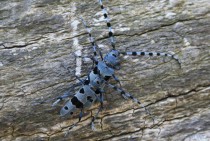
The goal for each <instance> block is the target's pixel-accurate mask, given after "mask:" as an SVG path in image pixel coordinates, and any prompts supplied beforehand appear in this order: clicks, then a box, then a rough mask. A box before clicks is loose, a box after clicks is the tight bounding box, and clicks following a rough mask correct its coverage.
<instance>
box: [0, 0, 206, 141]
mask: <svg viewBox="0 0 210 141" xmlns="http://www.w3.org/2000/svg"><path fill="white" fill-rule="evenodd" d="M104 4H105V5H106V7H108V12H109V16H110V17H111V23H112V26H113V28H114V31H115V32H114V34H115V38H116V48H117V49H118V50H121V51H124V50H126V49H127V50H130V51H159V52H169V51H173V52H175V53H176V55H177V56H178V57H179V58H180V61H181V68H179V66H178V65H177V63H176V62H175V61H174V60H170V59H167V58H164V59H163V58H161V57H160V58H158V57H150V58H148V57H130V56H129V57H128V56H127V57H122V59H123V63H122V69H121V70H120V71H118V72H117V74H116V75H117V76H118V77H119V79H120V80H121V82H122V85H123V87H124V88H125V89H126V91H128V92H130V93H132V94H133V95H134V96H135V97H137V98H138V99H140V100H141V101H142V102H143V103H144V104H145V105H146V106H147V108H148V109H149V110H150V111H151V113H152V114H153V115H154V116H155V117H156V120H155V124H154V125H153V124H152V121H151V119H150V118H149V116H148V115H146V114H145V111H144V109H142V108H140V107H139V106H138V105H135V104H133V102H131V101H126V100H124V99H123V98H122V97H121V96H119V95H118V94H117V93H116V92H114V91H112V90H108V89H107V90H106V93H107V94H106V96H105V108H104V110H103V112H101V113H100V115H99V117H98V119H97V120H96V123H95V125H96V128H97V131H95V132H93V131H91V129H90V126H89V123H90V121H91V115H92V114H95V112H96V111H97V107H98V105H97V104H96V105H94V106H93V107H92V108H91V109H89V110H87V111H86V114H85V116H84V118H83V120H82V122H81V123H80V124H79V125H78V126H77V127H75V128H74V129H73V130H72V132H71V133H70V134H69V135H68V136H67V137H64V134H65V131H66V130H67V129H68V126H69V125H71V124H73V123H74V122H76V121H77V120H78V119H77V115H75V116H74V117H71V118H70V117H69V118H60V117H59V113H58V112H59V109H60V106H58V107H57V108H52V107H51V104H52V102H49V103H45V104H38V105H36V104H35V102H37V101H42V100H46V99H51V98H55V97H57V96H60V95H62V94H63V93H64V92H65V91H67V90H68V89H69V88H70V87H71V86H72V84H75V83H76V82H77V81H76V80H75V77H74V71H75V70H76V71H77V73H78V74H80V70H81V76H85V75H86V74H87V73H88V71H89V69H90V66H91V63H85V62H82V61H81V59H78V58H77V59H75V57H74V53H75V52H76V53H77V54H79V53H80V52H81V54H82V55H83V56H88V55H90V54H91V53H92V52H91V46H90V44H89V42H88V35H87V34H85V33H86V32H85V29H84V28H83V26H82V24H81V22H80V21H79V19H78V17H79V16H82V17H83V18H84V19H85V20H86V21H87V22H88V23H89V25H91V27H92V29H93V30H92V32H93V36H95V37H96V40H97V43H98V45H99V47H101V49H102V52H103V53H105V52H107V51H108V49H109V48H110V45H109V40H108V39H107V27H106V25H105V22H103V21H102V15H101V13H102V12H101V9H100V7H99V5H98V3H97V0H94V1H86V2H84V1H80V0H78V1H73V0H44V1H43V0H36V1H32V0H25V1H20V0H13V1H12V0H9V1H5V0H1V1H0V76H1V78H0V88H1V89H0V98H1V99H0V140H3V141H9V140H36V141H37V140H132V141H133V140H154V139H155V140H185V141H190V140H210V126H209V123H210V111H209V107H210V36H209V35H210V28H209V27H210V16H209V11H210V3H209V1H208V0H200V1H197V0H169V1H164V0H163V1H160V0H156V1H148V0H136V1H133V0H126V1H125V0H118V1H112V0H110V1H109V2H107V1H104ZM81 63H82V64H81ZM63 66H68V67H70V68H71V71H70V72H68V71H67V69H66V68H65V67H63ZM76 89H77V88H76ZM76 89H75V90H76ZM61 106H62V105H61Z"/></svg>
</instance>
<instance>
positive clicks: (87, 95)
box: [53, 0, 180, 130]
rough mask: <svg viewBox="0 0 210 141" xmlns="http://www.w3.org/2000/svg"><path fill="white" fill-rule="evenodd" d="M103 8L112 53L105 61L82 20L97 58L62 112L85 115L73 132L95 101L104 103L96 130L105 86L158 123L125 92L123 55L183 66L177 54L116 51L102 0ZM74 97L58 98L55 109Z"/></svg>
mask: <svg viewBox="0 0 210 141" xmlns="http://www.w3.org/2000/svg"><path fill="white" fill-rule="evenodd" d="M99 4H100V7H101V9H102V12H103V16H104V19H105V21H106V24H107V27H108V36H109V39H110V42H111V46H112V49H111V50H110V51H109V52H108V53H107V54H106V55H105V56H104V57H103V55H102V53H101V51H100V49H99V47H98V46H97V44H96V43H95V40H94V38H93V37H92V34H91V30H90V28H88V26H87V24H86V23H85V21H84V20H83V19H82V18H80V19H81V21H82V23H83V25H84V26H85V29H86V31H87V33H88V35H89V40H90V43H91V45H92V48H93V57H91V59H92V61H93V64H94V65H93V68H92V70H91V71H90V73H89V74H88V75H87V78H86V79H85V80H81V79H80V78H79V77H78V76H76V78H77V79H78V80H79V81H80V82H81V83H82V87H81V88H80V89H79V91H78V92H77V93H76V94H75V95H73V98H71V99H70V100H69V101H67V102H66V104H65V105H64V106H63V107H62V109H61V111H60V115H61V116H65V115H67V114H71V115H72V114H73V113H74V112H75V110H77V109H79V110H80V111H81V112H80V114H79V120H78V122H76V123H75V124H73V125H72V126H70V127H69V130H70V129H72V128H73V127H74V126H76V125H77V124H78V123H79V122H80V121H81V118H82V115H83V110H84V108H88V107H90V106H91V105H92V104H93V103H94V102H95V101H99V102H100V103H101V105H100V107H99V109H98V112H97V113H96V115H95V116H94V117H93V118H92V121H91V128H92V129H93V130H94V129H95V127H94V120H95V118H96V117H97V115H98V113H99V112H100V111H101V110H102V108H103V95H104V90H103V89H104V86H105V85H107V86H108V87H110V88H112V89H114V90H116V91H117V92H118V93H120V94H121V95H122V96H123V97H124V98H125V99H131V100H133V101H134V102H135V103H138V104H139V105H140V106H141V107H142V108H144V109H145V111H146V113H147V114H149V115H150V116H151V118H152V119H153V123H154V118H153V116H152V115H151V114H150V112H149V110H147V108H146V107H145V106H144V105H143V104H142V103H141V102H140V101H139V100H137V99H136V98H135V97H133V96H132V95H131V94H129V93H127V92H125V91H124V90H123V89H122V87H121V84H120V81H119V79H118V78H117V77H116V76H115V74H114V73H115V70H119V69H120V63H121V62H120V55H132V56H138V55H141V56H166V57H170V58H172V59H174V60H175V61H177V62H178V64H179V65H180V62H179V60H178V58H177V57H175V56H174V55H173V54H167V53H159V52H136V51H134V52H126V51H118V50H117V49H116V47H115V41H114V35H113V31H112V26H111V23H110V19H109V17H108V14H107V11H106V9H105V8H104V6H103V3H102V0H99ZM97 53H99V54H100V60H99V59H98V56H97ZM110 78H113V79H114V80H115V81H117V82H118V83H119V84H120V87H118V86H115V85H113V84H110V83H109V80H110ZM70 96H71V95H70V94H69V93H65V94H64V95H62V96H60V97H58V98H57V100H56V101H55V102H54V103H53V106H55V105H56V104H57V103H58V102H60V101H61V100H63V99H66V98H68V97H70Z"/></svg>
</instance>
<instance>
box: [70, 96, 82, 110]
mask: <svg viewBox="0 0 210 141" xmlns="http://www.w3.org/2000/svg"><path fill="white" fill-rule="evenodd" d="M71 102H72V104H73V105H75V106H76V108H83V103H82V102H80V101H79V100H78V98H77V97H76V96H74V97H73V98H72V99H71Z"/></svg>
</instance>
